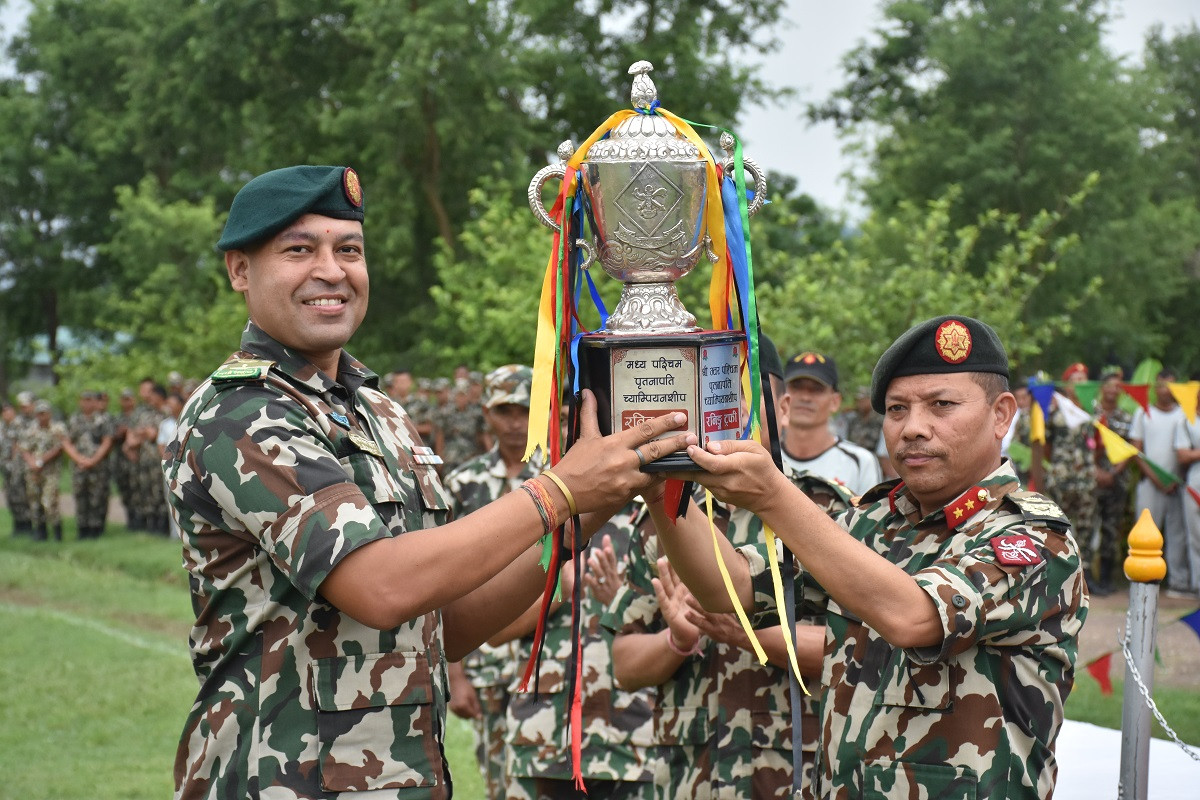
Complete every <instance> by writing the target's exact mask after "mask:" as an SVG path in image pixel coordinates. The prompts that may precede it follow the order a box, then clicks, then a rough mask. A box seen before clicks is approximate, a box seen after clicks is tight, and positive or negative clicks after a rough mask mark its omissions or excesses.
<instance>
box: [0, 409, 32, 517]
mask: <svg viewBox="0 0 1200 800" xmlns="http://www.w3.org/2000/svg"><path fill="white" fill-rule="evenodd" d="M33 404H34V396H33V392H21V393H20V394H18V395H17V408H16V410H15V413H14V415H13V419H12V421H11V422H9V423H8V427H7V430H8V433H7V438H8V465H7V469H8V474H7V477H6V478H5V483H4V500H5V502H6V503H7V504H8V510H9V512H10V513H11V514H12V518H13V535H15V536H19V535H23V534H28V533H32V532H33V520H32V518H31V516H30V515H31V513H32V512H31V511H30V508H29V497H28V495H27V490H26V486H25V473H26V471H27V469H26V466H25V459H24V458H22V457H21V451H20V450H19V449H18V448H17V442H19V441H20V439H21V435H22V433H24V431H25V428H27V427H29V426H30V425H33V424H34V420H33Z"/></svg>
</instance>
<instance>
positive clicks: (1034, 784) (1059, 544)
mask: <svg viewBox="0 0 1200 800" xmlns="http://www.w3.org/2000/svg"><path fill="white" fill-rule="evenodd" d="M871 401H872V405H873V406H874V408H875V409H876V410H877V411H879V412H881V413H883V414H884V423H883V435H884V437H885V439H886V441H887V447H888V452H889V454H890V455H891V457H892V461H893V463H894V464H895V466H896V470H897V471H898V473H899V475H900V480H899V481H893V482H890V483H885V484H882V485H880V486H878V487H876V488H874V489H873V490H871V491H869V492H867V494H866V495H864V496H863V497H862V499H861V500H860V502H859V505H858V506H857V507H856V508H852V509H849V510H848V511H846V512H845V513H844V514H843V515H842V516H840V517H839V518H838V519H837V521H836V522H835V521H831V520H829V519H828V518H827V517H826V516H825V515H824V514H823V513H822V511H821V510H820V509H819V508H817V507H816V506H815V505H814V504H813V503H812V502H810V501H809V500H808V499H807V498H806V497H804V495H803V494H802V493H801V492H799V491H798V490H796V489H795V488H794V487H793V486H792V485H791V484H790V483H789V482H788V481H787V480H786V479H785V478H784V477H783V476H782V475H781V474H780V473H779V472H778V471H777V470H775V469H774V467H773V465H772V463H771V460H770V456H769V455H768V454H767V453H766V452H765V451H764V450H763V449H762V448H761V447H759V446H757V445H755V444H754V443H752V442H740V441H739V442H720V443H715V444H712V445H710V446H709V450H708V451H704V450H700V449H699V448H697V447H695V446H691V447H689V448H688V455H689V456H691V457H692V458H693V459H695V461H696V462H697V463H698V464H699V465H700V466H702V467H703V468H704V469H705V470H706V471H705V472H703V473H694V474H690V475H689V477H692V478H694V479H695V480H698V481H699V482H701V483H703V484H704V485H705V486H707V487H708V488H710V489H711V490H712V491H713V492H714V494H716V495H717V496H718V497H719V498H721V499H722V500H725V501H726V502H730V503H733V504H735V505H738V506H742V507H745V508H749V509H750V510H752V511H754V512H755V513H757V514H758V516H759V517H760V518H761V519H762V520H763V522H764V523H766V524H767V525H769V526H770V527H771V528H772V529H774V530H775V532H776V533H777V534H778V535H779V536H780V538H781V539H782V540H783V541H784V543H785V544H786V545H787V546H788V547H789V548H790V549H791V550H792V551H793V552H795V553H796V555H797V556H798V558H799V559H800V561H801V562H802V563H803V565H804V569H805V570H806V571H807V573H808V574H809V575H811V577H812V578H813V579H815V581H816V582H817V583H818V584H819V585H820V587H822V588H823V592H824V594H825V595H827V601H826V606H827V607H826V610H827V617H826V619H827V623H826V640H825V646H824V669H823V672H822V684H823V690H824V691H825V693H826V694H825V697H824V701H823V703H822V714H823V719H822V726H821V736H822V742H821V747H820V749H819V753H818V767H817V775H816V778H815V792H816V794H817V795H818V796H821V797H833V798H850V797H880V798H884V797H886V798H908V797H917V796H922V797H924V796H928V797H971V798H996V799H997V800H999V799H1000V798H1005V799H1006V800H1007V799H1008V798H1047V797H1050V796H1051V794H1052V793H1053V789H1054V782H1055V778H1056V775H1057V765H1056V763H1055V760H1054V741H1055V738H1056V736H1057V734H1058V730H1059V728H1060V727H1061V725H1062V719H1063V702H1064V701H1065V700H1066V697H1067V694H1068V693H1069V692H1070V690H1071V687H1072V685H1073V680H1074V665H1075V656H1076V650H1077V644H1076V639H1077V636H1078V633H1079V629H1080V627H1081V626H1082V623H1083V619H1084V617H1085V616H1086V608H1087V600H1086V596H1085V593H1084V589H1083V573H1082V570H1081V568H1080V563H1079V554H1078V550H1077V547H1076V544H1075V541H1074V539H1073V537H1072V536H1071V532H1070V523H1069V522H1068V521H1067V519H1066V518H1065V517H1064V516H1063V515H1062V512H1061V511H1059V509H1058V508H1057V507H1056V506H1054V505H1053V504H1052V503H1051V502H1050V501H1048V500H1046V499H1045V498H1043V497H1041V496H1040V495H1036V494H1033V493H1030V492H1024V491H1021V487H1020V484H1019V483H1018V481H1017V479H1016V475H1015V473H1014V472H1013V470H1012V467H1011V465H1010V464H1008V463H1007V462H1005V461H1003V460H1002V458H1001V456H1000V443H1001V440H1002V439H1003V437H1004V434H1005V432H1006V431H1007V430H1008V426H1009V423H1010V421H1011V420H1012V417H1013V414H1014V412H1015V410H1016V400H1015V399H1014V397H1013V395H1012V394H1011V393H1010V392H1009V391H1008V358H1007V356H1006V354H1005V352H1004V347H1003V345H1002V344H1001V343H1000V340H999V338H998V337H997V336H996V333H995V331H993V330H992V329H991V328H990V327H988V326H987V325H985V324H984V323H982V322H980V321H979V320H975V319H971V318H969V317H959V316H951V317H938V318H936V319H931V320H928V321H926V322H923V323H921V324H920V325H917V326H916V327H914V328H912V329H910V330H909V331H907V332H906V333H904V334H903V335H902V336H900V338H899V339H897V340H896V341H895V343H893V344H892V346H891V347H890V348H888V350H887V352H885V353H884V355H883V357H882V358H880V360H879V363H878V364H877V365H876V367H875V372H874V374H873V376H872V386H871ZM659 533H660V537H661V539H662V543H663V547H664V549H665V550H666V552H667V554H668V556H669V558H670V560H671V562H672V564H673V565H674V566H675V567H676V569H677V571H678V573H679V574H680V576H681V577H682V578H683V579H684V581H685V582H686V583H687V584H688V586H689V587H690V588H691V589H692V591H693V593H695V594H696V596H697V597H698V598H699V599H700V601H701V602H702V603H703V604H704V605H705V606H706V607H708V608H709V610H712V611H722V610H726V609H728V608H729V607H730V600H729V596H728V594H726V592H725V590H724V588H723V586H722V582H721V577H720V575H719V573H718V572H717V568H716V564H715V560H714V559H713V558H712V556H711V555H710V554H711V553H712V549H711V544H709V543H708V541H707V540H706V538H705V531H704V530H703V526H696V525H695V524H693V523H686V522H685V523H683V524H680V525H678V526H671V525H666V524H663V523H661V522H660V524H659ZM718 541H720V543H721V545H722V547H723V549H725V550H726V551H727V556H728V563H729V565H730V569H731V573H732V578H733V581H734V585H735V588H736V589H737V593H738V596H739V600H740V601H741V603H742V604H743V606H745V607H746V608H747V609H756V610H763V609H762V608H761V607H762V606H764V605H766V604H768V603H769V602H770V600H769V598H770V597H771V591H770V585H769V576H766V573H765V560H764V557H765V553H763V552H762V548H761V547H759V548H753V549H749V550H743V551H739V552H741V554H742V555H744V556H745V558H738V557H737V556H736V555H735V553H734V551H733V550H732V548H729V547H728V546H726V545H725V543H724V542H723V541H721V540H720V538H719V537H718Z"/></svg>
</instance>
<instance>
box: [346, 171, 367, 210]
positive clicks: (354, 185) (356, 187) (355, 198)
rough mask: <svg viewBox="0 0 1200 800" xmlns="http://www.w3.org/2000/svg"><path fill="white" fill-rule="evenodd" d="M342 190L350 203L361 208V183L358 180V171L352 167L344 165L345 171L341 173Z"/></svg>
mask: <svg viewBox="0 0 1200 800" xmlns="http://www.w3.org/2000/svg"><path fill="white" fill-rule="evenodd" d="M342 191H343V192H345V193H346V199H347V200H349V201H350V205H352V206H354V207H355V208H362V204H363V197H362V184H361V183H359V181H358V173H357V172H355V171H354V169H353V168H352V167H346V171H345V172H343V173H342Z"/></svg>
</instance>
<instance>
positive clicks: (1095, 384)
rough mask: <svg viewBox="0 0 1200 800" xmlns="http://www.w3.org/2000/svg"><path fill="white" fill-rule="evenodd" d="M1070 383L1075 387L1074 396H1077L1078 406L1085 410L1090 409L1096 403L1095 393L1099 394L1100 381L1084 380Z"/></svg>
mask: <svg viewBox="0 0 1200 800" xmlns="http://www.w3.org/2000/svg"><path fill="white" fill-rule="evenodd" d="M1072 385H1073V386H1074V387H1075V396H1076V397H1077V398H1079V406H1080V408H1082V409H1084V410H1085V411H1086V410H1089V409H1091V407H1092V406H1093V405H1095V403H1096V395H1098V394H1100V381H1084V382H1082V383H1076V384H1072Z"/></svg>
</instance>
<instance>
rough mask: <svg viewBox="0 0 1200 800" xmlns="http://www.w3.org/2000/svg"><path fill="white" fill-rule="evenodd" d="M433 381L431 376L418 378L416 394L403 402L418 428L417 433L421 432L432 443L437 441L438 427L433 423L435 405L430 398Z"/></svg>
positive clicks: (424, 438)
mask: <svg viewBox="0 0 1200 800" xmlns="http://www.w3.org/2000/svg"><path fill="white" fill-rule="evenodd" d="M432 383H433V382H432V381H431V380H430V379H429V378H420V379H418V380H417V393H416V395H414V396H413V397H411V398H409V400H408V402H407V403H404V404H403V405H404V410H405V411H406V412H408V418H409V419H411V420H412V421H413V425H415V426H416V428H417V433H419V434H421V438H422V439H423V440H424V441H426V442H429V443H431V444H433V443H435V442H436V438H435V434H436V429H435V426H434V424H433V417H434V410H435V406H434V404H433V403H432V402H431V401H430V399H429V393H430V391H431V386H432Z"/></svg>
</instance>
